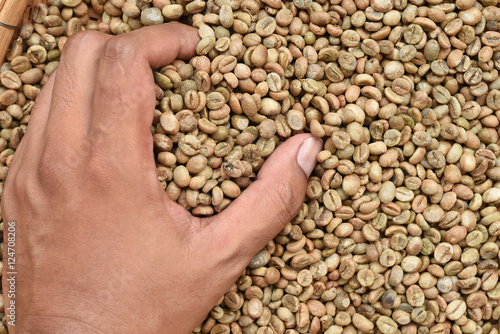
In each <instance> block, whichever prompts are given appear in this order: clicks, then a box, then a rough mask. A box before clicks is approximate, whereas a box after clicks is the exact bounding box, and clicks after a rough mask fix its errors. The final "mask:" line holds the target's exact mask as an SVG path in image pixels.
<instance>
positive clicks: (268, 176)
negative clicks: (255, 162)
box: [214, 134, 323, 257]
mask: <svg viewBox="0 0 500 334" xmlns="http://www.w3.org/2000/svg"><path fill="white" fill-rule="evenodd" d="M322 147H323V144H322V142H321V140H319V139H317V138H315V137H313V136H311V135H310V134H301V135H297V136H294V137H292V138H290V139H288V140H287V141H286V142H284V143H283V144H282V145H280V146H279V147H278V148H277V149H276V151H275V152H274V153H273V154H272V155H271V156H270V157H269V158H268V159H267V161H266V162H265V164H264V165H263V166H262V168H261V170H260V171H259V174H258V176H257V180H256V181H255V182H253V183H252V184H251V185H250V186H249V187H248V188H247V189H246V190H245V191H243V192H242V194H241V195H240V196H239V197H238V198H237V199H236V200H235V201H234V202H233V203H231V205H230V206H229V207H227V208H226V209H225V210H224V211H223V212H221V213H219V214H218V215H217V216H216V219H217V223H216V224H215V225H216V226H214V227H215V228H216V230H217V232H218V233H216V234H217V237H219V240H221V241H222V240H223V241H224V244H225V248H226V249H227V246H230V247H231V246H232V247H235V249H229V251H234V252H235V253H233V254H239V255H241V256H243V257H251V256H253V255H254V254H255V253H257V252H258V251H259V250H260V249H262V248H263V247H264V246H265V245H266V244H267V243H268V242H269V240H271V239H272V238H274V237H275V236H276V235H277V234H278V233H279V232H280V231H281V230H282V229H283V228H284V227H285V225H286V224H287V223H288V222H289V221H290V220H291V219H292V218H293V217H294V216H295V215H296V214H297V213H298V211H299V210H300V208H301V205H302V203H303V202H304V196H305V192H306V187H307V178H308V177H309V174H311V172H312V170H313V168H314V166H315V165H316V156H317V154H318V152H319V151H320V150H321V149H322ZM214 218H215V217H214ZM240 253H241V254H240Z"/></svg>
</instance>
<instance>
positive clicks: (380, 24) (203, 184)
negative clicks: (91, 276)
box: [0, 0, 500, 334]
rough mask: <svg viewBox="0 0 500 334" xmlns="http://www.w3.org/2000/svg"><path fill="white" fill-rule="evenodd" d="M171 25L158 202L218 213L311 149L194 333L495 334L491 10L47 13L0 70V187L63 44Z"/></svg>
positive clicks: (158, 135) (69, 2)
mask: <svg viewBox="0 0 500 334" xmlns="http://www.w3.org/2000/svg"><path fill="white" fill-rule="evenodd" d="M170 21H180V22H184V23H187V24H189V25H192V26H194V27H197V28H198V29H199V35H200V37H201V41H200V42H199V44H198V46H197V49H196V51H197V56H195V57H194V58H192V59H191V60H189V61H181V60H176V61H174V62H173V63H172V64H170V65H168V66H165V67H163V68H160V69H157V70H155V71H154V77H155V82H156V99H157V101H156V110H155V118H154V122H153V124H152V128H151V131H152V135H153V138H154V149H155V157H156V163H157V170H158V179H159V182H161V183H162V185H163V186H164V188H165V191H166V193H167V194H168V196H169V197H170V198H171V199H172V200H174V201H176V202H177V203H179V204H180V205H182V206H183V207H185V208H186V209H188V210H190V211H191V212H192V213H193V214H194V215H198V216H209V215H213V214H216V213H217V212H220V211H222V210H224V208H226V207H227V206H228V205H229V204H230V203H231V201H232V200H233V199H235V198H236V197H238V196H239V194H240V193H241V192H242V191H243V190H244V189H245V188H246V187H248V186H249V185H250V184H251V183H252V181H253V180H254V179H255V177H256V175H257V173H258V171H259V169H260V168H261V166H262V165H263V163H264V161H265V159H266V158H267V157H268V156H269V155H271V154H272V152H273V151H274V150H275V148H276V147H278V146H279V145H280V143H282V142H284V141H285V140H286V139H287V138H289V137H291V136H293V135H295V134H299V133H303V132H309V133H312V134H313V135H314V136H316V137H318V138H321V139H322V140H323V143H324V147H323V150H322V151H321V152H320V153H319V154H318V156H317V165H316V167H315V169H314V171H313V173H312V175H311V177H310V178H309V181H308V186H307V193H306V198H305V199H304V203H303V205H302V209H301V211H300V212H299V213H298V214H297V216H296V217H295V218H294V219H293V220H292V221H291V222H290V223H289V224H288V225H287V226H286V227H285V228H284V229H283V230H282V231H281V233H280V234H279V235H278V236H276V237H275V238H274V239H273V240H272V241H270V242H269V243H268V245H267V246H266V248H265V249H263V250H262V251H260V252H259V253H258V254H257V255H256V256H255V257H254V259H253V260H252V262H251V263H250V265H249V266H248V268H247V269H246V271H245V272H244V273H242V276H241V277H240V278H239V280H238V281H237V282H235V283H234V284H233V286H232V287H231V289H230V290H229V291H228V292H227V293H226V294H225V295H224V296H222V297H221V298H220V300H219V302H218V304H217V305H216V306H214V308H213V309H212V311H211V312H210V314H209V315H208V317H207V319H206V320H205V321H204V323H203V324H200V326H199V327H198V328H196V329H195V331H194V332H195V333H217V334H222V333H246V334H255V333H256V334H272V333H273V334H274V333H276V334H284V333H286V334H297V333H327V334H341V333H342V334H356V333H358V332H368V333H383V334H399V333H401V334H417V333H418V334H449V333H453V334H462V333H464V334H498V333H499V318H500V282H499V281H498V276H499V273H500V268H499V260H500V255H499V254H500V253H499V247H500V240H499V239H498V235H500V212H499V210H498V207H499V205H500V141H499V133H500V131H499V123H500V78H499V74H498V72H499V71H500V5H499V3H498V0H479V1H476V0H457V1H449V0H318V1H312V0H293V1H290V0H285V1H282V0H207V1H204V0H109V1H108V0H48V1H47V4H41V5H38V6H37V7H36V8H35V10H34V11H33V20H32V23H28V24H26V25H25V26H23V28H22V29H21V31H20V33H19V37H18V38H17V39H16V40H15V41H14V42H13V45H12V48H11V50H10V52H9V54H8V56H7V61H6V62H5V63H4V64H1V67H0V83H1V85H0V127H1V131H0V180H1V181H2V183H1V185H3V181H4V180H5V177H6V176H7V174H8V169H9V164H10V162H11V160H12V157H13V155H14V154H15V149H16V148H17V146H18V145H19V142H20V140H21V139H22V136H23V134H24V133H25V131H26V127H27V125H28V123H29V118H30V113H31V110H32V108H33V104H34V99H35V98H36V96H37V94H38V92H39V91H40V89H41V87H42V86H43V85H44V84H45V83H46V82H47V80H48V77H49V76H50V74H51V73H52V72H53V71H54V70H55V69H56V68H57V66H58V61H59V57H60V55H61V51H62V49H63V48H64V44H65V42H66V40H67V38H68V37H69V36H71V35H73V34H75V33H77V32H79V31H82V30H98V31H101V32H104V33H111V34H121V33H127V32H129V31H132V30H135V29H139V28H141V27H142V26H144V25H154V24H161V23H164V22H170ZM0 192H1V188H0Z"/></svg>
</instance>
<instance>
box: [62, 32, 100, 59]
mask: <svg viewBox="0 0 500 334" xmlns="http://www.w3.org/2000/svg"><path fill="white" fill-rule="evenodd" d="M102 39H103V36H102V34H101V33H99V32H97V31H92V30H86V31H81V32H79V33H76V34H74V35H73V36H71V37H70V38H68V40H67V41H66V43H65V44H64V49H63V52H64V54H81V53H82V51H85V50H87V49H88V47H89V46H90V45H96V44H98V43H102V42H103V41H102Z"/></svg>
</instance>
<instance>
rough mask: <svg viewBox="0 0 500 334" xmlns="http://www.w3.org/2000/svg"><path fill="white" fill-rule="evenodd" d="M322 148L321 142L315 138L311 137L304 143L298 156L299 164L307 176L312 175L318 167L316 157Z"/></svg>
mask: <svg viewBox="0 0 500 334" xmlns="http://www.w3.org/2000/svg"><path fill="white" fill-rule="evenodd" d="M322 147H323V144H322V143H321V140H319V139H317V138H315V137H309V138H307V139H306V140H304V141H303V142H302V145H301V146H300V149H299V153H298V154H297V163H298V164H299V166H300V168H302V170H303V171H304V173H306V175H307V176H309V175H310V174H311V172H312V171H313V169H314V166H316V156H317V155H318V153H319V151H321V148H322Z"/></svg>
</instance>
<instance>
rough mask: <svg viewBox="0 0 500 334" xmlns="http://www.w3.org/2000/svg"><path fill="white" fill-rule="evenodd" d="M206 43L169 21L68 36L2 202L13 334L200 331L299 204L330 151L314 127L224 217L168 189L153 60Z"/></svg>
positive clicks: (284, 148)
mask: <svg viewBox="0 0 500 334" xmlns="http://www.w3.org/2000/svg"><path fill="white" fill-rule="evenodd" d="M198 41H199V38H198V35H197V30H196V29H194V28H191V27H187V26H184V25H181V24H165V25H160V26H154V27H146V28H143V29H140V30H138V31H134V32H131V33H129V34H125V35H120V36H115V37H112V36H109V35H104V34H101V33H97V32H85V33H80V34H77V35H75V36H74V37H72V38H71V39H70V40H69V41H68V42H67V43H66V45H65V47H64V52H63V55H62V59H61V62H60V65H59V67H58V69H57V71H56V73H55V74H53V75H52V77H51V78H50V80H49V81H48V83H47V84H46V86H45V87H44V89H43V90H42V91H41V93H40V95H39V96H38V99H37V103H36V107H35V109H34V110H33V113H32V117H31V120H30V123H29V127H28V131H27V133H26V136H25V137H24V138H23V141H22V142H21V144H20V146H19V148H18V150H17V152H16V155H15V158H14V160H13V162H12V164H11V167H10V171H9V175H8V178H7V180H6V184H5V189H4V193H3V198H2V213H3V216H4V220H5V221H6V222H8V221H15V222H16V238H17V239H16V258H17V259H16V260H17V262H16V269H17V272H18V275H17V281H16V300H15V302H16V312H17V313H16V326H15V327H11V333H34V332H36V333H49V332H50V333H80V332H83V331H85V332H89V331H90V332H95V333H115V332H116V333H132V332H139V333H165V332H168V333H184V332H188V331H190V330H192V329H193V328H194V327H196V326H197V325H198V324H199V323H200V322H201V321H202V320H203V319H204V317H205V316H206V314H207V313H208V312H209V311H210V309H211V308H212V306H213V305H214V304H215V303H216V301H217V300H218V299H219V297H220V296H221V295H223V294H224V293H225V292H226V290H227V289H228V288H229V287H230V286H231V284H232V283H233V282H234V281H235V280H236V279H237V278H238V276H239V275H240V274H241V273H242V272H243V270H244V268H245V266H246V265H247V264H248V263H249V262H250V260H251V259H252V257H253V256H254V255H255V254H256V253H257V252H258V251H259V250H260V249H262V248H263V247H264V246H265V245H266V244H267V242H268V241H269V240H271V239H272V238H273V237H274V236H275V235H276V234H277V233H279V231H280V230H281V229H282V228H283V227H284V226H285V225H286V224H287V222H289V221H290V219H292V218H293V216H294V215H295V214H296V213H297V212H298V210H299V208H300V206H301V204H302V202H303V199H304V194H305V188H306V183H307V176H306V174H307V175H308V174H309V173H310V172H311V171H312V169H313V167H314V165H315V158H316V154H317V153H318V152H319V150H320V149H321V146H322V145H321V143H320V141H319V140H317V139H312V138H311V136H310V135H307V134H302V135H298V136H295V137H293V138H291V139H289V140H288V141H286V142H285V143H284V144H282V145H281V146H280V147H279V148H278V149H277V150H276V151H275V152H274V153H273V154H272V155H271V157H270V158H269V159H268V160H267V162H266V163H265V164H264V166H263V167H262V169H261V170H260V172H259V174H258V178H257V180H256V181H255V182H254V183H253V184H252V185H251V186H250V187H248V188H247V189H246V190H245V191H244V192H243V193H242V194H241V196H240V197H239V198H237V199H236V200H235V201H234V202H233V203H232V204H231V205H230V206H229V207H228V208H226V209H225V210H224V211H223V212H222V213H220V214H218V215H217V216H213V217H209V218H203V219H201V218H197V217H193V216H192V215H191V214H190V213H189V212H188V211H186V210H185V209H184V208H182V207H180V206H179V205H178V204H176V203H174V202H172V201H171V200H170V199H169V198H168V196H167V195H166V194H165V191H164V190H163V188H162V187H161V185H160V183H159V182H158V178H157V173H156V167H155V162H154V156H153V154H154V153H153V140H152V136H151V131H150V128H151V123H152V120H153V111H154V108H155V105H154V101H155V90H154V80H153V75H152V71H151V68H158V67H161V66H164V65H167V64H168V63H170V62H171V61H173V60H174V59H175V58H183V59H186V58H189V57H192V56H193V55H194V50H195V47H196V44H197V42H198ZM309 138H311V139H309ZM297 161H299V162H297ZM5 273H6V269H5V268H4V291H6V290H5V287H7V286H6V282H5V278H6V277H5ZM4 298H5V305H8V303H9V299H8V298H7V296H6V295H4Z"/></svg>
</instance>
